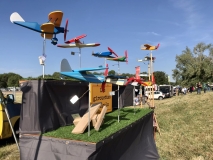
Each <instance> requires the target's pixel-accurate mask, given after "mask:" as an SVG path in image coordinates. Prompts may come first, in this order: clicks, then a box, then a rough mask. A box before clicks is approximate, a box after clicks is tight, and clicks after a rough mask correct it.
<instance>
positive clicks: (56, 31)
mask: <svg viewBox="0 0 213 160" xmlns="http://www.w3.org/2000/svg"><path fill="white" fill-rule="evenodd" d="M13 23H14V24H17V25H19V26H22V27H25V28H28V29H30V30H33V31H36V32H39V33H45V34H59V33H64V28H63V27H54V31H53V32H42V31H41V25H40V24H38V23H37V22H21V21H20V22H19V21H14V22H13Z"/></svg>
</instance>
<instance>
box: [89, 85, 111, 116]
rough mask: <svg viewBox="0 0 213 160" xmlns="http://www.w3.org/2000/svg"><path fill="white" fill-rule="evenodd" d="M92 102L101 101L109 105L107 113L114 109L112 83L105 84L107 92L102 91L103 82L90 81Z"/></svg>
mask: <svg viewBox="0 0 213 160" xmlns="http://www.w3.org/2000/svg"><path fill="white" fill-rule="evenodd" d="M89 85H90V103H91V104H92V103H97V102H101V103H102V104H103V105H106V107H107V113H108V112H111V111H112V96H110V95H109V92H112V84H110V83H106V84H105V92H102V84H101V83H90V84H89Z"/></svg>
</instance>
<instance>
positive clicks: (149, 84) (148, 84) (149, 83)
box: [144, 81, 152, 86]
mask: <svg viewBox="0 0 213 160" xmlns="http://www.w3.org/2000/svg"><path fill="white" fill-rule="evenodd" d="M144 83H146V84H147V86H152V82H151V81H147V82H144Z"/></svg>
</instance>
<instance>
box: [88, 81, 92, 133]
mask: <svg viewBox="0 0 213 160" xmlns="http://www.w3.org/2000/svg"><path fill="white" fill-rule="evenodd" d="M90 89H91V84H90V83H89V107H88V110H89V114H88V137H89V136H90V105H91V104H90V99H91V93H90V91H91V90H90Z"/></svg>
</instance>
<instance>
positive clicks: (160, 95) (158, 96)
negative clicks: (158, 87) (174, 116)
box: [145, 91, 165, 100]
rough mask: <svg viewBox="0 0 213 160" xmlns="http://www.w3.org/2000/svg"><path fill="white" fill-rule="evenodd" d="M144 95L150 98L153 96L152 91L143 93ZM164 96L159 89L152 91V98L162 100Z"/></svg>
mask: <svg viewBox="0 0 213 160" xmlns="http://www.w3.org/2000/svg"><path fill="white" fill-rule="evenodd" d="M145 96H146V99H148V98H149V99H152V98H153V96H152V92H150V93H148V94H146V95H145ZM164 98H165V94H164V93H162V92H161V91H154V99H159V100H162V99H164Z"/></svg>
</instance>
